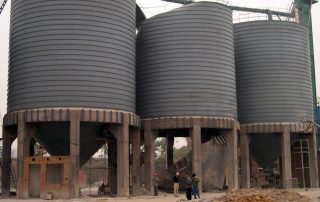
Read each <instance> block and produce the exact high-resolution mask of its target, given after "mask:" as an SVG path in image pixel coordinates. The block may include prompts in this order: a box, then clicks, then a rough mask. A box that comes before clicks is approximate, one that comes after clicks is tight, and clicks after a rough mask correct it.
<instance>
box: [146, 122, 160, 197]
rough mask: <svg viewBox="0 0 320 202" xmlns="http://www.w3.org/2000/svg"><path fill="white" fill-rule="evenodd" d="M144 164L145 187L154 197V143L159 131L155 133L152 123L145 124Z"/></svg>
mask: <svg viewBox="0 0 320 202" xmlns="http://www.w3.org/2000/svg"><path fill="white" fill-rule="evenodd" d="M144 123H145V124H144V149H145V153H144V164H145V185H146V189H147V190H148V191H149V192H150V193H151V194H152V195H153V192H154V190H153V183H152V179H153V175H154V173H155V162H154V158H155V156H154V150H155V146H154V143H155V141H156V139H157V136H158V131H154V130H152V128H151V121H145V122H144Z"/></svg>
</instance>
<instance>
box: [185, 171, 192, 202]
mask: <svg viewBox="0 0 320 202" xmlns="http://www.w3.org/2000/svg"><path fill="white" fill-rule="evenodd" d="M186 178H187V183H186V187H187V190H186V196H187V199H188V200H191V199H192V196H191V186H192V180H191V177H190V176H189V173H186Z"/></svg>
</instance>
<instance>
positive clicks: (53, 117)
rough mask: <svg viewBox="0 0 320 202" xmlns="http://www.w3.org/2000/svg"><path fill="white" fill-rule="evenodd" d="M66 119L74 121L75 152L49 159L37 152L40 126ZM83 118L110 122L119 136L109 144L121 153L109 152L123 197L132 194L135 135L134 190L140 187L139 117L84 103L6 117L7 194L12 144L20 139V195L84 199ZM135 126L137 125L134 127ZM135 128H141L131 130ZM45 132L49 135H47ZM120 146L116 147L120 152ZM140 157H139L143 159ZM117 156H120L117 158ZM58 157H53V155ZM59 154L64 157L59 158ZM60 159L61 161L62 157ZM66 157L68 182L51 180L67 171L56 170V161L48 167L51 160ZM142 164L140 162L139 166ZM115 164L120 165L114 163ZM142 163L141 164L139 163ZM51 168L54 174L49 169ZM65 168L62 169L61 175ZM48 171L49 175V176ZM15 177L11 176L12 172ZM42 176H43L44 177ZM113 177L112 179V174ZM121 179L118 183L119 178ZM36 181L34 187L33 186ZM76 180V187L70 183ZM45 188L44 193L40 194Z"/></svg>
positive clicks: (65, 178)
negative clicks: (32, 145)
mask: <svg viewBox="0 0 320 202" xmlns="http://www.w3.org/2000/svg"><path fill="white" fill-rule="evenodd" d="M50 122H66V123H69V126H70V127H69V132H68V133H69V137H66V139H69V140H68V141H69V149H70V150H69V151H70V152H69V155H68V156H51V157H48V158H44V157H43V158H42V157H32V156H31V155H32V153H31V152H30V140H31V138H33V137H34V136H35V134H36V133H37V131H38V128H39V127H40V126H41V125H42V124H45V123H50ZM82 123H99V124H106V126H108V128H109V131H110V132H111V133H112V135H113V136H114V137H115V140H114V141H113V142H112V143H110V142H108V143H109V148H110V149H112V151H113V152H115V153H116V155H115V156H109V157H110V158H109V161H112V162H113V163H110V164H109V165H111V166H113V168H112V169H109V172H115V173H116V175H114V173H112V175H110V173H109V177H110V178H109V180H110V181H109V182H111V183H109V184H110V185H111V187H112V186H113V185H114V184H116V186H115V187H112V189H113V190H114V193H115V194H116V195H117V196H121V197H128V196H129V136H130V135H131V136H132V140H133V144H134V145H135V144H138V146H136V145H135V146H133V148H134V151H133V154H134V155H133V156H134V160H133V166H134V171H133V175H134V179H135V181H134V183H133V184H132V189H133V190H135V192H137V190H139V189H140V133H139V126H140V120H139V117H138V116H136V115H134V114H132V113H127V112H119V111H109V110H100V109H81V108H54V109H33V110H25V111H18V112H11V113H8V114H7V115H6V116H5V117H4V126H3V137H4V152H3V162H2V163H3V165H4V169H3V170H2V172H3V173H2V183H3V195H4V196H8V195H9V191H10V165H11V163H10V159H11V144H12V142H13V141H14V139H15V138H16V137H17V138H18V169H17V198H19V199H25V198H29V197H34V196H35V197H37V196H38V195H39V197H41V198H45V196H46V194H47V193H48V192H51V193H53V196H54V198H78V197H79V196H80V187H79V170H80V149H81V147H82V145H81V144H80V133H81V124H82ZM129 128H131V130H129ZM129 131H135V132H133V133H132V134H130V132H129ZM44 135H45V134H44ZM106 140H107V139H103V138H98V139H97V140H96V141H100V142H101V141H102V142H105V141H106ZM115 150H116V151H115ZM138 156H139V158H138ZM114 157H115V159H114ZM52 158H53V159H52ZM57 158H58V160H57ZM56 161H58V162H56ZM60 161H63V162H62V164H63V181H62V183H60V184H54V185H48V184H47V183H46V180H47V179H49V181H51V179H52V181H55V180H56V177H57V175H59V176H60V175H61V172H62V171H61V172H60V171H59V172H55V171H53V170H54V169H58V167H57V168H55V167H54V166H53V167H52V168H51V167H50V169H47V166H48V165H51V164H53V162H55V164H59V163H60V164H61V162H60ZM138 165H139V166H138ZM114 166H115V167H114ZM138 167H139V168H138ZM48 172H50V173H48ZM59 173H60V174H59ZM47 174H48V175H49V178H47V177H46V176H47ZM8 176H9V177H8ZM37 178H40V179H39V180H40V182H39V180H38V179H37ZM111 178H112V179H111ZM114 182H116V183H114ZM30 185H34V186H32V188H30ZM69 185H72V186H69ZM38 192H39V194H38Z"/></svg>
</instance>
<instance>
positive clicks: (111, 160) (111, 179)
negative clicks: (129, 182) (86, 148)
mask: <svg viewBox="0 0 320 202" xmlns="http://www.w3.org/2000/svg"><path fill="white" fill-rule="evenodd" d="M108 183H109V186H110V191H111V195H116V194H117V141H116V140H112V139H110V140H108Z"/></svg>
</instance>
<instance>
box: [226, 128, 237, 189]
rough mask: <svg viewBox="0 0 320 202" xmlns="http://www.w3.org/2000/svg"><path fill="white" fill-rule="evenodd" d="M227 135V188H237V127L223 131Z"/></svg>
mask: <svg viewBox="0 0 320 202" xmlns="http://www.w3.org/2000/svg"><path fill="white" fill-rule="evenodd" d="M224 133H225V136H226V137H227V140H228V143H227V159H228V161H227V173H226V176H227V183H228V188H229V190H231V189H238V188H239V182H238V181H239V178H238V176H239V175H238V133H237V128H236V127H234V128H233V129H231V130H225V131H224Z"/></svg>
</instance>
